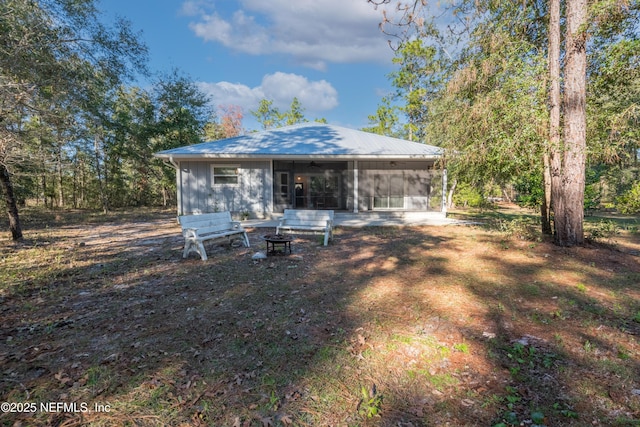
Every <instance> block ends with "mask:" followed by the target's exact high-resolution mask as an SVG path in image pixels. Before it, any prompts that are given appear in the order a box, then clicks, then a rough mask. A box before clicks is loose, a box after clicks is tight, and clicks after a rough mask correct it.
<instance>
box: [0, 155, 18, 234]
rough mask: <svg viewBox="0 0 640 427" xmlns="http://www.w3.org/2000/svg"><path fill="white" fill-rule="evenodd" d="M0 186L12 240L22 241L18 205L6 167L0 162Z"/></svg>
mask: <svg viewBox="0 0 640 427" xmlns="http://www.w3.org/2000/svg"><path fill="white" fill-rule="evenodd" d="M0 185H1V186H2V190H3V192H4V195H5V202H6V204H7V213H8V214H9V230H10V231H11V238H12V239H13V240H22V227H21V226H20V215H19V214H18V203H17V201H16V196H15V194H14V192H13V183H12V182H11V175H9V171H8V170H7V167H6V166H5V165H4V164H2V163H1V162H0Z"/></svg>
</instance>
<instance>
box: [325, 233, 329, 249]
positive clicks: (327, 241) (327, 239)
mask: <svg viewBox="0 0 640 427" xmlns="http://www.w3.org/2000/svg"><path fill="white" fill-rule="evenodd" d="M328 244H329V231H325V232H324V245H325V246H327V245H328Z"/></svg>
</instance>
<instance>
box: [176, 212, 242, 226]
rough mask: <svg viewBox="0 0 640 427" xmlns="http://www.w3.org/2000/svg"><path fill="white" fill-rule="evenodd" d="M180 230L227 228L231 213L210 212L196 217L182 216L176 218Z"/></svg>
mask: <svg viewBox="0 0 640 427" xmlns="http://www.w3.org/2000/svg"><path fill="white" fill-rule="evenodd" d="M178 220H179V221H180V226H181V227H182V228H210V227H221V229H224V228H229V226H230V224H231V213H230V212H229V211H223V212H212V213H206V214H196V215H182V216H179V217H178Z"/></svg>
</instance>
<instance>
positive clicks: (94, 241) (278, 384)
mask: <svg viewBox="0 0 640 427" xmlns="http://www.w3.org/2000/svg"><path fill="white" fill-rule="evenodd" d="M64 227H65V225H64V224H58V226H57V228H58V230H68V229H65V228H64ZM40 231H41V232H42V233H45V234H46V233H49V234H48V235H46V236H44V234H43V236H44V237H46V239H47V240H48V241H51V242H52V243H51V244H50V245H48V246H45V245H41V246H39V247H29V248H22V249H21V248H17V249H16V248H13V249H11V250H7V251H6V252H4V254H5V255H6V257H5V260H4V261H3V263H4V265H5V266H7V267H8V268H9V269H10V270H11V271H12V273H11V282H7V284H6V285H5V286H4V287H3V289H2V316H3V319H4V321H3V325H2V328H1V329H0V339H1V340H2V341H1V342H2V343H3V347H2V349H1V350H0V357H1V358H2V365H3V374H4V377H3V378H4V379H3V380H2V381H0V387H1V388H0V394H1V396H2V398H3V400H4V401H10V402H24V401H32V402H48V401H62V402H88V403H89V405H90V406H91V407H93V405H94V404H95V403H98V404H103V405H106V404H108V405H109V408H110V409H111V410H110V411H109V412H104V411H103V412H86V413H74V412H72V411H62V412H60V413H43V412H40V411H39V412H37V413H35V414H24V413H23V414H16V413H9V414H3V415H1V416H0V421H2V422H3V423H12V422H13V421H16V420H23V421H25V422H36V423H45V424H62V423H64V422H76V423H84V424H94V425H112V424H127V423H129V424H147V425H163V424H169V425H178V424H181V423H189V424H192V425H223V426H226V425H229V426H234V425H249V426H251V425H256V426H257V425H274V426H275V425H345V424H346V425H384V426H410V425H413V426H421V425H441V424H445V423H447V422H449V423H450V424H451V425H492V424H497V423H500V422H504V423H505V424H513V425H517V424H520V423H528V422H530V421H531V422H533V421H536V422H537V421H542V422H538V424H542V423H544V424H545V425H584V424H585V422H586V423H587V424H591V423H592V422H593V421H594V420H596V421H598V422H600V423H602V424H607V425H612V424H613V425H615V423H618V424H619V425H625V423H627V424H628V423H630V422H631V421H632V420H633V419H635V417H636V416H637V415H638V409H639V406H638V400H637V399H638V396H637V395H636V394H634V390H635V389H634V387H635V386H634V384H635V383H634V381H635V382H637V381H638V375H639V374H638V372H639V371H638V363H637V356H638V354H639V350H638V344H637V342H636V339H635V337H636V334H637V332H638V329H637V321H636V320H634V319H633V318H634V315H635V314H636V313H637V312H638V310H640V305H639V303H638V299H637V297H638V295H637V294H636V290H635V287H634V284H635V283H637V282H638V279H639V278H640V273H639V271H640V269H639V268H638V265H637V260H636V259H635V258H633V257H626V256H625V255H624V254H617V255H620V256H622V258H616V262H612V261H607V259H608V258H607V257H609V256H610V255H611V254H612V252H610V251H608V250H604V249H603V250H597V251H596V250H594V251H593V252H589V250H583V249H575V250H557V249H556V248H554V247H553V246H551V245H548V244H544V243H542V244H534V245H531V244H528V243H521V242H516V243H512V244H510V247H509V248H506V249H505V246H504V245H502V244H501V242H502V240H503V239H502V238H501V237H499V236H497V235H495V234H492V233H488V232H487V231H485V230H480V229H476V228H460V227H415V228H413V227H412V228H409V227H408V228H367V229H356V230H354V229H338V230H336V241H335V242H334V243H333V244H332V245H330V246H329V247H323V246H321V245H319V244H318V241H317V240H316V239H314V238H306V237H299V238H297V239H296V240H295V241H294V243H293V245H292V246H293V251H294V253H293V255H292V256H288V257H270V258H268V259H267V260H266V261H262V262H258V261H253V260H252V259H251V255H252V254H253V253H254V252H255V251H257V250H263V249H264V248H263V247H262V246H263V245H264V242H262V240H261V239H260V237H259V236H261V235H262V234H265V231H264V230H252V231H250V233H249V234H250V238H251V242H252V248H250V249H246V248H243V247H230V246H228V245H222V246H219V245H209V247H208V253H209V255H210V260H209V261H207V262H202V261H201V260H200V259H199V258H197V257H194V256H192V257H190V258H189V259H187V260H183V259H182V258H181V245H182V240H181V238H180V232H179V228H178V227H177V226H176V224H175V222H174V221H172V217H171V215H170V214H165V215H161V216H160V217H154V218H148V219H146V220H145V221H140V222H138V223H137V224H132V223H131V222H130V220H129V219H128V218H123V219H122V220H120V221H117V222H115V223H113V224H108V225H107V226H106V227H105V228H103V227H102V226H100V224H96V225H95V226H92V227H89V228H83V229H82V230H78V233H77V235H74V236H71V237H69V236H68V235H66V234H65V232H64V231H63V232H61V233H59V232H56V231H55V230H54V231H52V230H51V229H49V230H40ZM65 235H66V237H65ZM90 236H93V237H91V238H90V239H89V238H88V237H90ZM64 239H68V240H64ZM56 242H63V244H58V243H56ZM81 243H84V245H81ZM36 260H40V262H39V263H37V264H35V265H34V266H32V267H30V268H26V269H24V270H22V269H21V268H14V266H15V265H18V266H24V265H27V263H28V262H31V263H33V262H34V261H36ZM609 270H612V271H609ZM6 277H8V276H6ZM579 285H581V286H579ZM374 385H375V392H374V390H373V389H374ZM614 386H618V388H614ZM376 398H377V399H376ZM367 414H372V415H375V416H373V417H371V418H369V417H368V416H367ZM540 417H542V418H541V419H540V420H539V419H538V418H540Z"/></svg>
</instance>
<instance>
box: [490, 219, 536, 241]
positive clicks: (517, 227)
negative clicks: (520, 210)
mask: <svg viewBox="0 0 640 427" xmlns="http://www.w3.org/2000/svg"><path fill="white" fill-rule="evenodd" d="M498 229H499V230H500V231H501V232H502V233H504V235H505V236H506V237H509V238H516V239H520V240H527V241H540V239H541V234H540V230H539V227H538V223H537V222H536V221H535V220H534V219H533V218H530V217H518V218H514V219H504V220H500V221H499V223H498Z"/></svg>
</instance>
